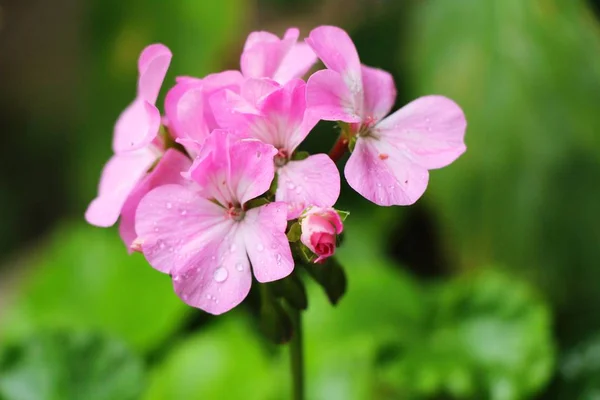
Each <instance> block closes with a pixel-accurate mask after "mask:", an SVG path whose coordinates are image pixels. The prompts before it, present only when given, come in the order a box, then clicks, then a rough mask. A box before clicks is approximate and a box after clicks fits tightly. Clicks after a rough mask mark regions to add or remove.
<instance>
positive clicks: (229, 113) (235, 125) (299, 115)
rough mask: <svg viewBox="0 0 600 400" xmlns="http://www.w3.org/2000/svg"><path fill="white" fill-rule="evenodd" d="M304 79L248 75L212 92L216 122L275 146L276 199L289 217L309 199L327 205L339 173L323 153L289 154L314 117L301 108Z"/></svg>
mask: <svg viewBox="0 0 600 400" xmlns="http://www.w3.org/2000/svg"><path fill="white" fill-rule="evenodd" d="M305 93H306V84H305V83H304V82H303V81H302V80H300V79H293V80H291V81H289V82H288V83H286V84H285V85H284V86H279V85H277V84H276V83H275V82H272V81H269V80H264V79H263V80H256V79H249V80H247V81H246V82H245V83H244V84H243V85H242V88H241V94H240V95H237V94H235V93H233V92H231V91H222V92H219V93H217V94H215V95H214V96H213V97H212V98H211V102H212V104H213V109H215V110H219V111H218V112H216V113H215V116H216V118H217V122H218V123H219V124H220V125H221V126H222V127H226V128H230V129H233V130H235V131H236V132H238V133H239V134H241V135H248V136H251V137H253V138H255V139H259V140H261V141H262V142H264V143H268V144H270V145H273V146H275V148H276V149H277V150H278V153H277V155H276V156H275V160H274V162H275V166H276V170H277V191H276V194H275V199H276V200H277V201H283V202H286V203H287V204H288V219H294V218H297V217H298V216H299V215H300V213H301V212H302V211H303V210H304V209H305V208H306V207H307V206H311V205H316V206H321V207H330V206H332V205H334V204H335V202H336V201H337V198H338V196H339V194H340V176H339V172H338V170H337V167H336V166H335V163H334V162H333V161H332V160H331V159H330V158H329V157H328V156H327V155H326V154H316V155H312V156H309V157H308V158H305V159H304V160H297V161H296V160H293V159H292V154H293V153H294V151H295V150H296V149H297V147H298V145H300V143H301V142H302V141H303V140H304V139H305V138H306V136H307V135H308V133H309V132H310V131H311V129H312V128H313V127H314V126H315V124H316V123H317V119H315V118H313V117H311V116H310V114H308V113H306V95H305Z"/></svg>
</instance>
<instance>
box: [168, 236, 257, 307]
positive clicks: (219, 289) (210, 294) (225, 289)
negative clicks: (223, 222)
mask: <svg viewBox="0 0 600 400" xmlns="http://www.w3.org/2000/svg"><path fill="white" fill-rule="evenodd" d="M236 228H237V227H234V228H233V230H232V232H230V233H229V234H228V236H223V237H222V238H221V240H213V241H211V242H209V243H208V244H207V245H206V246H204V247H203V248H202V250H201V251H200V252H198V253H197V255H196V256H195V257H193V258H192V259H190V260H189V262H188V263H187V266H186V268H185V271H184V272H182V273H180V274H177V275H173V287H174V288H175V292H176V293H177V295H178V296H179V297H180V298H181V299H182V300H183V301H185V302H186V303H187V304H189V305H191V306H192V307H197V308H200V309H202V310H204V311H206V312H208V313H211V314H215V315H218V314H222V313H224V312H226V311H229V310H231V309H232V308H234V307H235V306H237V305H238V304H240V303H241V302H242V301H243V300H244V299H245V298H246V296H247V295H248V292H249V291H250V286H251V283H252V274H251V272H250V263H249V261H248V256H247V254H246V249H245V244H244V237H243V236H242V235H241V234H238V233H237V232H236Z"/></svg>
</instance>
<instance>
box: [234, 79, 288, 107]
mask: <svg viewBox="0 0 600 400" xmlns="http://www.w3.org/2000/svg"><path fill="white" fill-rule="evenodd" d="M280 87H281V85H279V84H278V83H277V82H275V81H274V80H272V79H269V78H261V79H252V78H250V79H246V81H245V82H244V83H243V84H242V86H241V92H240V94H241V96H242V98H243V99H244V100H246V101H247V102H248V103H249V104H251V105H252V106H253V107H254V108H257V107H259V105H260V104H262V102H263V100H264V99H265V97H266V96H268V95H269V94H271V93H272V92H274V91H275V90H277V89H279V88H280Z"/></svg>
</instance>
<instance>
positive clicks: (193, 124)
mask: <svg viewBox="0 0 600 400" xmlns="http://www.w3.org/2000/svg"><path fill="white" fill-rule="evenodd" d="M204 108H205V103H204V90H203V87H202V83H189V82H186V83H177V84H176V85H175V86H173V88H171V90H169V92H168V93H167V97H166V98H165V113H166V115H167V118H168V119H169V125H170V126H169V128H170V132H171V133H172V134H173V135H174V136H175V137H176V138H182V139H192V140H196V141H198V142H202V141H204V139H205V138H206V137H207V136H208V134H209V133H210V130H209V128H208V126H207V124H206V122H205V118H204Z"/></svg>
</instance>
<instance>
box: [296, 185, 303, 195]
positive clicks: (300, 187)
mask: <svg viewBox="0 0 600 400" xmlns="http://www.w3.org/2000/svg"><path fill="white" fill-rule="evenodd" d="M300 193H302V186H298V187H297V188H296V194H300Z"/></svg>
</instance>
